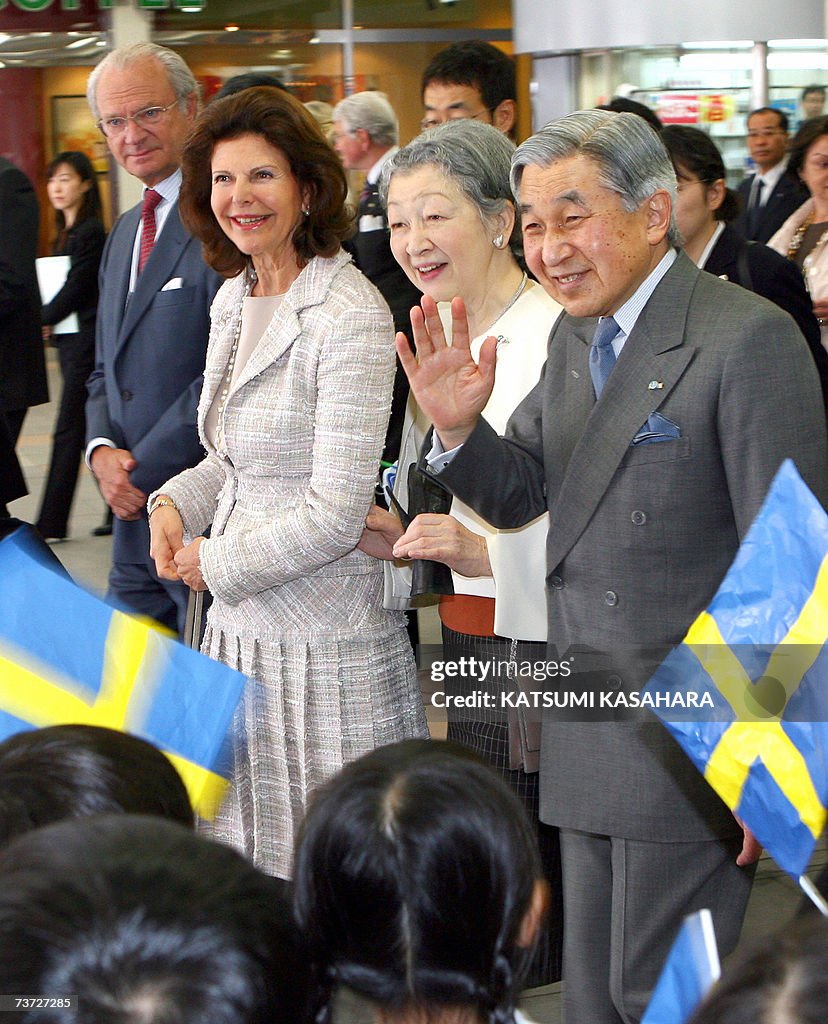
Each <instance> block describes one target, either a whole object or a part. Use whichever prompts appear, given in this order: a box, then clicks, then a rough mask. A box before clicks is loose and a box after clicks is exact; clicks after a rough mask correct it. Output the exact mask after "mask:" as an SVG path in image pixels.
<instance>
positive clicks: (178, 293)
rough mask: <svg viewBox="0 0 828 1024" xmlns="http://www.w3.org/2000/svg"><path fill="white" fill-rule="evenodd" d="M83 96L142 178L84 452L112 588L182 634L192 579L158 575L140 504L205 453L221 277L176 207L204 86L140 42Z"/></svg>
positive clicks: (128, 224) (105, 274)
mask: <svg viewBox="0 0 828 1024" xmlns="http://www.w3.org/2000/svg"><path fill="white" fill-rule="evenodd" d="M87 99H88V101H89V106H90V108H91V110H92V113H93V116H94V117H95V119H96V120H97V122H98V126H99V128H100V130H101V132H102V133H103V135H104V136H105V138H106V141H107V145H108V146H109V150H110V152H111V153H112V155H113V157H114V158H115V160H117V162H118V163H119V164H120V165H121V167H123V168H124V170H126V171H127V172H128V173H129V174H132V175H134V176H135V177H136V178H138V179H139V180H140V181H141V182H142V184H143V185H144V193H143V199H142V201H141V203H139V204H138V205H137V206H135V207H133V208H132V209H131V210H128V211H127V212H126V213H124V214H123V215H122V216H121V217H119V219H118V221H117V222H116V223H115V225H114V227H113V229H112V233H111V234H110V236H109V239H108V240H107V244H106V248H105V249H104V254H103V260H102V262H101V269H100V300H99V304H98V320H97V333H96V346H95V369H94V371H93V373H92V376H91V377H90V378H89V382H88V389H89V400H88V402H87V406H86V428H87V438H88V441H87V448H86V459H87V463H88V465H89V467H90V469H91V470H92V472H93V473H94V475H95V478H96V479H97V481H98V485H99V486H100V489H101V493H102V494H103V496H104V498H105V499H106V501H107V503H108V504H109V506H110V507H111V509H112V511H113V512H114V514H115V522H114V529H113V547H112V568H111V570H110V575H109V591H108V594H109V596H111V597H112V598H114V599H116V600H118V601H120V602H121V603H123V604H125V605H127V606H129V607H130V608H132V609H134V610H135V611H137V612H140V613H142V614H144V615H148V616H149V617H150V618H152V619H155V620H157V621H159V622H161V623H163V624H164V625H166V626H168V627H169V628H171V629H173V630H176V629H177V630H178V631H179V632H182V631H183V626H184V619H185V615H186V606H187V588H186V587H185V586H184V584H182V583H170V582H167V581H165V580H161V579H159V578H158V576H157V574H156V572H155V566H154V564H153V562H152V560H151V559H150V557H149V528H148V522H147V513H146V501H147V496H148V495H149V494H150V492H151V491H153V490H155V489H157V488H158V487H159V486H160V485H161V484H162V483H164V481H165V480H168V479H169V478H170V477H172V476H173V475H175V474H176V473H178V472H180V471H181V470H182V469H186V468H187V467H188V466H194V465H195V464H196V463H197V462H200V461H201V459H202V457H203V452H202V449H201V445H200V444H199V440H198V432H197V429H196V407H197V404H198V398H199V394H200V393H201V383H202V373H203V370H204V360H205V354H206V350H207V339H208V335H209V331H210V304H211V302H212V300H213V296H214V295H215V293H216V291H217V289H218V286H219V284H220V283H221V278H220V277H219V276H218V275H217V274H215V273H214V272H213V271H212V270H210V269H209V268H208V267H207V265H206V264H205V263H204V261H203V260H202V258H201V246H200V244H199V243H198V242H197V241H196V240H195V239H193V238H192V237H191V236H190V235H189V234H188V233H187V232H186V231H185V229H184V227H183V226H182V224H181V221H180V219H179V216H178V192H179V189H180V186H181V171H180V169H179V164H180V157H181V150H182V147H183V145H184V139H185V138H186V135H187V132H188V131H189V129H190V126H191V124H192V122H193V120H194V118H195V116H196V112H197V108H198V86H197V84H196V81H195V78H194V77H193V74H192V72H191V71H190V69H189V68H188V67H187V65H186V64H185V63H184V61H183V60H182V59H181V58H180V57H179V56H178V54H176V53H174V52H173V51H172V50H168V49H165V48H164V47H162V46H157V45H155V44H153V43H136V44H134V45H131V46H125V47H120V48H119V49H117V50H113V51H112V53H110V54H108V56H106V57H105V58H104V59H103V60H102V61H101V63H100V64H98V66H97V67H96V68H95V69H94V70H93V71H92V73H91V75H90V76H89V82H88V85H87Z"/></svg>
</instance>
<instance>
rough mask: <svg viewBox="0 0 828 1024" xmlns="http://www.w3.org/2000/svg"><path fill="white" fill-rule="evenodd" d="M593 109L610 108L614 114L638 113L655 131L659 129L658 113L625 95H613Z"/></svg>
mask: <svg viewBox="0 0 828 1024" xmlns="http://www.w3.org/2000/svg"><path fill="white" fill-rule="evenodd" d="M595 109H596V110H611V111H612V112H613V113H614V114H638V116H639V117H641V118H643V119H644V120H645V121H646V122H647V124H648V125H649V126H650V127H651V128H653V129H655V131H657V132H659V131H661V119H660V118H659V116H658V114H656V113H655V112H654V111H652V110H650V108H649V107H648V106H646V105H645V104H644V103H639V102H638V100H631V99H629V98H628V97H627V96H613V97H612V99H611V100H610V101H609V103H599V104H598V105H597V106H596V108H595Z"/></svg>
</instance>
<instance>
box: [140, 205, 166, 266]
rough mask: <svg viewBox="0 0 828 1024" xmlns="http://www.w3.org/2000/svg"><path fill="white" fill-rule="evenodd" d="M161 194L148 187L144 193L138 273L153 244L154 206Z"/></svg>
mask: <svg viewBox="0 0 828 1024" xmlns="http://www.w3.org/2000/svg"><path fill="white" fill-rule="evenodd" d="M162 198H163V196H162V195H161V193H160V192H156V191H155V189H154V188H148V189H147V190H146V192H145V193H144V203H143V206H142V207H141V251H140V253H139V255H138V273H139V274H140V273H141V271H142V270H143V269H144V264H145V263H146V262H147V260H148V259H149V254H150V253H151V252H152V247H153V246H154V245H155V207H156V206H158V204H159V203H160V202H161V200H162Z"/></svg>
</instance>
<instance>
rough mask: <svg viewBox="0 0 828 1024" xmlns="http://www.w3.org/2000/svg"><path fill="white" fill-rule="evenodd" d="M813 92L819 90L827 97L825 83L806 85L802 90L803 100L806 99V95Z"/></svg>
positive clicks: (821, 94)
mask: <svg viewBox="0 0 828 1024" xmlns="http://www.w3.org/2000/svg"><path fill="white" fill-rule="evenodd" d="M812 92H818V93H819V94H820V96H822V98H823V100H824V99H825V86H824V85H806V86H805V88H804V89H803V90H802V96H801V97H800V99H801V100H804V99H805V97H806V96H809V95H810V94H811V93H812Z"/></svg>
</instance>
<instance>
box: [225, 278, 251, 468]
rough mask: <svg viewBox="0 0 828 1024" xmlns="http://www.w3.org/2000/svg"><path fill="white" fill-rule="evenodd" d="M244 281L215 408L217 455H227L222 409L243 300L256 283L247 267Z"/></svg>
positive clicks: (240, 319) (236, 344) (228, 389)
mask: <svg viewBox="0 0 828 1024" xmlns="http://www.w3.org/2000/svg"><path fill="white" fill-rule="evenodd" d="M245 274H246V282H245V291H244V295H243V296H242V304H241V307H240V308H239V319H238V322H237V323H236V330H235V332H234V334H233V344H232V345H231V346H230V355H229V356H228V357H227V369H226V370H225V371H224V377H223V379H222V383H221V394H220V395H219V401H218V406H217V408H216V451H217V452H218V453H219V455H223V456H225V457H226V456H227V449H226V448H225V445H224V410H225V409H226V408H227V396H228V395H229V394H230V385H231V383H232V381H233V370H234V369H235V367H236V355H237V353H238V351H239V341H240V340H241V332H242V320H243V315H242V314H243V310H244V300H245V299H246V298H247V297H248V296H249V295H251V294H252V292H253V288H254V287H255V285H256V281H257V278H256V274H255V272H254V271H253V270H251V269H250V268H248V270H247V271H246V272H245Z"/></svg>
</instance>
